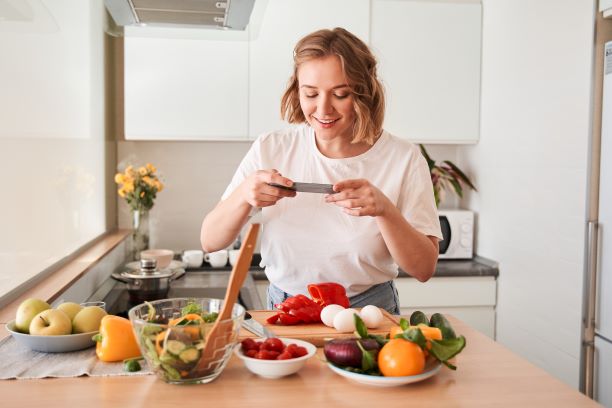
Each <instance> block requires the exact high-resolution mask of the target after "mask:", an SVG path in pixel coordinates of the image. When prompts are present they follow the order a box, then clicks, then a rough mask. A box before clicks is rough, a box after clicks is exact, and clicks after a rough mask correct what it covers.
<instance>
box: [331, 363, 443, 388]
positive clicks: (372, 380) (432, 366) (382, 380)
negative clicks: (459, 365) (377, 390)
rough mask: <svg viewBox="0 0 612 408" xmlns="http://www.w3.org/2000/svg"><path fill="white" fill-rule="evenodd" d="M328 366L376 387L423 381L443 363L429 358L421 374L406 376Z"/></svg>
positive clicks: (359, 381) (342, 374) (436, 371)
mask: <svg viewBox="0 0 612 408" xmlns="http://www.w3.org/2000/svg"><path fill="white" fill-rule="evenodd" d="M327 366H328V367H329V368H331V370H332V371H333V372H335V373H336V374H338V375H341V376H342V377H346V378H348V379H349V380H352V381H355V382H358V383H360V384H365V385H373V386H375V387H395V386H398V385H405V384H410V383H415V382H419V381H423V380H426V379H428V378H429V377H433V376H434V375H436V374H437V373H438V371H440V368H441V367H442V363H440V362H439V361H437V360H433V359H428V360H427V362H426V363H425V369H424V370H423V372H422V373H421V374H417V375H408V376H405V377H382V376H376V375H367V374H358V373H353V372H351V371H346V370H343V369H341V368H338V367H336V366H335V365H333V364H331V363H327Z"/></svg>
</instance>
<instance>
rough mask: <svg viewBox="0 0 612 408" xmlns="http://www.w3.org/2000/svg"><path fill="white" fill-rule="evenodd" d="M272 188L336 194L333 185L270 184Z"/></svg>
mask: <svg viewBox="0 0 612 408" xmlns="http://www.w3.org/2000/svg"><path fill="white" fill-rule="evenodd" d="M268 184H269V185H271V186H272V187H278V188H283V189H285V190H293V191H299V192H301V193H318V194H334V193H335V191H334V189H333V184H319V183H297V182H296V183H293V185H292V186H291V187H287V186H283V185H282V184H276V183H268Z"/></svg>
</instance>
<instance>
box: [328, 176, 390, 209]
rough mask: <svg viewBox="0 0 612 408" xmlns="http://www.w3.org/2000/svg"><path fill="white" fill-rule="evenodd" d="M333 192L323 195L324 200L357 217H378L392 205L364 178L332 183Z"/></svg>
mask: <svg viewBox="0 0 612 408" xmlns="http://www.w3.org/2000/svg"><path fill="white" fill-rule="evenodd" d="M334 191H336V193H335V194H329V195H327V196H325V201H326V202H328V203H333V204H335V205H337V206H339V207H343V211H344V212H345V213H347V214H350V215H355V216H358V217H361V216H364V215H369V216H371V217H379V216H381V215H384V213H385V211H386V209H387V208H388V207H389V206H390V205H393V204H392V203H391V201H389V199H388V198H387V196H386V195H384V194H383V193H382V192H381V191H380V190H379V189H378V188H376V187H375V186H374V185H372V184H371V183H370V182H369V181H368V180H365V179H354V180H343V181H340V182H338V183H336V184H334Z"/></svg>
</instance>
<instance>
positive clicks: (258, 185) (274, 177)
mask: <svg viewBox="0 0 612 408" xmlns="http://www.w3.org/2000/svg"><path fill="white" fill-rule="evenodd" d="M270 183H275V184H280V185H283V186H287V187H291V186H292V185H293V181H292V180H290V179H288V178H286V177H283V176H282V175H281V174H280V173H279V172H278V170H275V169H271V170H258V171H256V172H255V173H253V174H251V175H250V176H249V177H247V178H246V179H245V180H244V181H243V182H242V185H241V190H242V194H241V195H242V198H243V200H245V201H246V202H247V203H249V204H250V205H251V206H253V207H269V206H271V205H274V204H276V203H277V202H278V200H280V199H281V198H284V197H295V195H296V192H295V191H293V190H287V189H284V188H280V187H274V186H271V185H270Z"/></svg>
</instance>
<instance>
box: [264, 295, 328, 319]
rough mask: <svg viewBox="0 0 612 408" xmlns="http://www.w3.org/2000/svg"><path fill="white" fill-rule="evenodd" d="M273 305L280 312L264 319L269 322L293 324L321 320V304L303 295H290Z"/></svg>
mask: <svg viewBox="0 0 612 408" xmlns="http://www.w3.org/2000/svg"><path fill="white" fill-rule="evenodd" d="M274 307H276V308H277V309H279V310H280V312H279V313H277V314H275V315H272V316H270V317H269V318H268V319H266V321H267V322H268V323H270V324H274V323H279V324H283V325H294V324H299V323H318V322H320V321H321V306H319V305H318V304H316V303H315V302H313V301H312V300H310V299H309V298H307V297H306V296H304V295H296V296H292V297H290V298H287V299H285V300H284V301H283V302H282V303H279V304H276V305H274Z"/></svg>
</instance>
